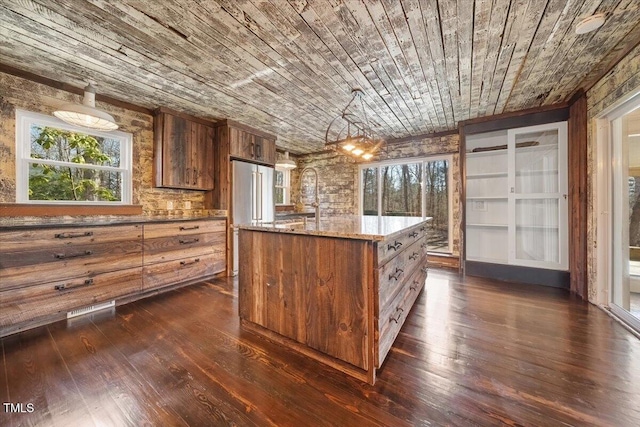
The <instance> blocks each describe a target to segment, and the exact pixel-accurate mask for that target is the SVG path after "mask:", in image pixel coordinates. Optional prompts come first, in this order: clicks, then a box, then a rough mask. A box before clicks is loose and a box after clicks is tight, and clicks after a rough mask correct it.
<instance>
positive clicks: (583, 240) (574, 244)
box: [568, 93, 588, 298]
mask: <svg viewBox="0 0 640 427" xmlns="http://www.w3.org/2000/svg"><path fill="white" fill-rule="evenodd" d="M568 156H569V174H568V178H569V272H570V274H571V277H570V289H571V292H573V293H575V294H576V295H578V296H580V297H581V298H586V297H587V284H588V283H587V235H588V234H587V201H588V193H587V97H586V95H585V94H584V93H582V94H581V95H580V96H579V97H578V98H577V99H576V100H575V102H574V103H573V104H572V105H571V107H570V117H569V147H568Z"/></svg>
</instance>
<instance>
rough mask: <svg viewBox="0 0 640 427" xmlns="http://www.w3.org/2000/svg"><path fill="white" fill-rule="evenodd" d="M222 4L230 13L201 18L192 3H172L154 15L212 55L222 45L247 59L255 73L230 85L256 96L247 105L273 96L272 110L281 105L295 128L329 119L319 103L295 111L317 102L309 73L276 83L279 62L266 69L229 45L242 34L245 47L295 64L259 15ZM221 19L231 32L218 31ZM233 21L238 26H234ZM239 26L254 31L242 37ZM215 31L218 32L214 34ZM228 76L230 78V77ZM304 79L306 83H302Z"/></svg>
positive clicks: (158, 5)
mask: <svg viewBox="0 0 640 427" xmlns="http://www.w3.org/2000/svg"><path fill="white" fill-rule="evenodd" d="M220 3H222V6H223V9H224V11H226V12H227V13H219V14H200V15H197V14H196V12H195V10H194V9H195V8H194V7H193V6H194V5H193V3H191V2H189V4H188V5H185V7H184V8H180V7H178V6H175V5H173V4H172V3H171V2H162V3H157V7H156V8H155V9H154V12H155V13H157V17H158V18H160V19H161V20H162V21H163V22H168V23H172V24H173V25H175V26H176V27H179V28H181V29H183V30H184V31H186V32H187V33H188V34H189V42H191V43H194V44H197V45H198V47H199V48H201V49H202V50H207V51H209V53H210V54H211V55H214V54H217V52H216V51H214V50H211V46H215V45H220V48H221V50H222V51H223V52H232V49H235V50H236V51H235V52H234V53H235V54H236V55H237V56H238V57H241V58H243V59H245V60H246V62H247V63H248V64H252V65H254V66H255V70H253V71H252V72H251V73H250V74H248V76H247V78H246V79H240V80H239V81H238V80H236V81H235V82H231V83H228V84H230V85H231V86H230V88H231V89H234V88H241V90H240V91H241V92H247V93H251V94H253V95H252V98H249V100H248V101H247V102H248V103H249V104H250V105H254V106H255V105H256V101H257V97H258V96H260V93H262V94H263V96H264V95H269V96H271V97H272V98H274V103H273V104H272V105H271V108H275V107H276V106H277V105H279V108H280V109H281V111H282V112H283V113H284V112H286V114H287V116H288V117H289V121H290V125H291V126H296V122H302V123H304V122H305V121H307V120H311V121H313V120H314V118H317V117H322V116H323V115H326V114H327V113H326V112H325V111H322V109H319V108H318V107H317V105H318V103H317V102H307V103H303V104H298V105H297V106H295V107H294V106H293V104H292V103H291V101H292V100H294V99H305V98H307V99H313V96H314V95H313V94H312V92H310V91H309V90H308V89H306V88H309V87H316V86H317V84H316V83H313V82H312V81H311V80H310V79H309V78H306V79H304V76H305V73H303V72H299V73H288V72H287V75H286V78H285V79H281V78H279V79H272V78H270V77H269V75H270V74H271V73H274V74H278V75H280V74H279V73H281V72H282V70H283V67H281V66H279V64H277V62H275V61H273V59H271V60H270V61H269V62H271V63H272V65H271V66H270V67H269V68H267V69H265V68H264V63H262V62H260V61H257V60H256V59H255V58H253V57H251V56H248V55H246V53H244V52H242V51H241V50H240V49H238V48H237V45H238V43H237V42H232V43H226V42H225V41H226V40H227V39H228V37H229V35H230V34H241V35H242V36H243V40H241V41H242V43H241V44H242V45H252V46H264V49H265V50H266V51H273V50H274V49H276V50H277V51H278V53H280V54H281V55H282V58H286V59H288V60H289V61H290V63H293V55H292V54H290V53H288V52H286V50H280V49H278V46H279V43H277V40H275V39H274V38H273V37H272V36H271V33H270V32H267V33H261V32H260V30H261V28H262V26H263V25H267V24H268V21H265V20H260V21H255V20H254V18H253V16H255V17H256V19H257V18H258V17H259V15H258V14H255V13H252V14H251V15H249V14H246V13H244V12H243V11H242V10H240V9H238V7H237V5H236V3H235V2H228V1H222V0H221V1H220ZM185 9H186V10H188V12H187V17H188V19H186V20H185V19H184V15H185ZM176 16H181V18H180V19H178V20H176V18H175V17H176ZM220 19H222V20H223V22H224V21H226V22H229V23H230V24H231V25H227V28H229V29H230V30H231V31H230V32H227V33H225V32H221V31H220V30H218V28H220V25H219V24H218V22H219V20H220ZM204 20H207V21H209V23H206V22H204ZM233 21H236V22H235V23H234V22H233ZM234 24H235V25H234ZM238 25H241V26H242V27H243V29H244V27H247V28H248V29H250V30H252V31H249V32H246V31H244V32H242V33H239V32H238V31H237V30H235V31H234V27H237V26H238ZM212 29H214V31H213V32H212ZM254 32H258V33H259V34H261V35H262V38H260V37H256V36H255V35H254ZM216 33H218V37H215V38H214V37H212V35H213V34H216ZM247 38H249V40H247ZM201 39H202V40H201ZM265 39H266V40H265ZM298 62H302V61H299V59H298ZM283 74H284V73H283ZM227 75H228V76H230V75H229V74H227ZM211 77H214V76H211ZM283 77H284V76H283ZM301 79H302V80H303V81H302V82H301ZM305 90H307V92H305ZM296 110H297V111H296ZM296 112H297V116H295V117H296V120H295V121H294V120H292V118H293V117H294V116H293V115H290V114H294V113H296ZM327 119H328V116H327Z"/></svg>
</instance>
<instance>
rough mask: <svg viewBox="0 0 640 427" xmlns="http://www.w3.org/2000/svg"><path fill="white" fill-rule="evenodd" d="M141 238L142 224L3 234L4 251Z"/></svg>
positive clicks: (1, 243) (43, 229)
mask: <svg viewBox="0 0 640 427" xmlns="http://www.w3.org/2000/svg"><path fill="white" fill-rule="evenodd" d="M141 237H142V226H140V225H116V226H104V227H67V228H38V229H30V230H20V231H4V232H2V233H0V248H1V249H2V252H3V253H4V252H22V251H32V250H43V249H49V248H51V249H53V250H59V249H61V248H64V247H65V246H73V245H86V244H94V243H112V242H119V241H132V240H137V239H139V238H141Z"/></svg>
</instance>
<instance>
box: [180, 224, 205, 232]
mask: <svg viewBox="0 0 640 427" xmlns="http://www.w3.org/2000/svg"><path fill="white" fill-rule="evenodd" d="M199 228H200V226H199V225H194V226H193V227H183V226H180V231H185V230H197V229H199Z"/></svg>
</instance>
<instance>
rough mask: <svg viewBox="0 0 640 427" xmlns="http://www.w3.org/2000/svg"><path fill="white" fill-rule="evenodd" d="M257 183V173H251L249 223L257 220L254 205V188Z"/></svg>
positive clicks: (255, 205) (255, 206)
mask: <svg viewBox="0 0 640 427" xmlns="http://www.w3.org/2000/svg"><path fill="white" fill-rule="evenodd" d="M257 181H258V173H257V172H256V171H252V172H251V195H252V196H253V198H252V200H251V221H255V220H257V219H258V215H257V214H256V212H257V204H256V187H257Z"/></svg>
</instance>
